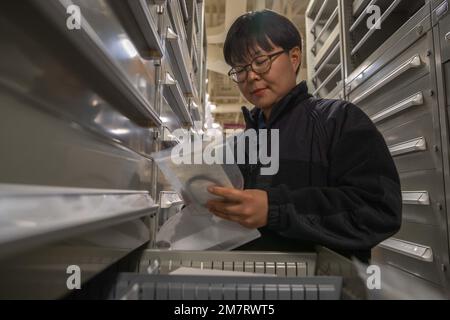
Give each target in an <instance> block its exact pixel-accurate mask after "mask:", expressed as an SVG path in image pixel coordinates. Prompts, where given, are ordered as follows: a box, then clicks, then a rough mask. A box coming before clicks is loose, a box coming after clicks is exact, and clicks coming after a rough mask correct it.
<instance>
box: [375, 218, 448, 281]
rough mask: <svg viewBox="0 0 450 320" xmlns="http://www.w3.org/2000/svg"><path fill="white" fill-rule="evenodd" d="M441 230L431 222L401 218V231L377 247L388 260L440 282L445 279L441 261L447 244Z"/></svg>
mask: <svg viewBox="0 0 450 320" xmlns="http://www.w3.org/2000/svg"><path fill="white" fill-rule="evenodd" d="M441 234H442V233H441V230H440V229H439V228H437V227H434V226H428V225H422V224H417V223H411V222H404V223H403V225H402V228H401V230H400V232H398V233H397V234H396V235H395V236H394V237H393V238H391V239H388V240H386V241H384V242H382V243H381V244H380V245H379V248H381V249H382V250H383V252H384V257H385V259H386V260H387V262H388V263H389V264H391V265H394V266H396V267H398V268H400V269H403V270H405V271H408V272H410V273H412V274H415V275H417V276H419V277H421V278H423V279H426V280H429V281H432V282H434V283H436V284H440V283H442V280H443V279H444V275H443V274H442V271H441V264H442V262H443V254H445V252H444V251H445V250H446V248H447V246H446V243H447V241H446V240H444V239H443V238H442V237H441ZM443 244H444V246H443Z"/></svg>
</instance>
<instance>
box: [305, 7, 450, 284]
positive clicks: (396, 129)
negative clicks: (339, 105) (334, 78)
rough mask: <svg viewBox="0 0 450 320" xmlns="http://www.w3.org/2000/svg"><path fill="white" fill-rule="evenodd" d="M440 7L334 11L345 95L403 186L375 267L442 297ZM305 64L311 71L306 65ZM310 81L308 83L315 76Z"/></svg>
mask: <svg viewBox="0 0 450 320" xmlns="http://www.w3.org/2000/svg"><path fill="white" fill-rule="evenodd" d="M446 2H447V1H425V0H418V1H402V0H394V1H392V0H389V1H383V0H354V1H351V0H349V1H347V0H341V1H338V3H337V4H335V8H338V9H337V10H338V17H339V19H338V21H339V25H338V26H337V28H339V30H340V32H341V36H340V41H339V42H338V44H339V46H338V47H337V48H336V51H338V52H339V53H340V55H341V63H342V69H343V70H344V72H343V83H344V84H343V94H344V96H345V98H346V99H347V100H348V101H350V102H352V103H354V104H356V105H357V106H358V107H360V108H361V109H362V110H363V111H364V112H365V113H366V114H367V115H368V116H369V117H370V118H371V119H372V121H373V122H374V124H375V125H376V126H377V128H378V130H379V131H380V132H381V134H382V135H383V137H384V138H385V140H386V143H387V145H388V147H389V150H390V152H391V154H392V156H393V159H394V161H395V164H396V166H397V169H398V172H399V175H400V179H401V186H402V196H403V223H402V228H401V230H400V232H399V233H398V234H396V235H395V236H394V237H393V238H392V239H388V240H386V241H384V242H383V243H381V244H380V245H379V246H378V247H377V248H376V249H375V250H374V256H375V257H376V259H375V260H374V262H375V263H376V262H377V261H379V262H380V263H381V262H383V263H387V264H389V265H391V266H394V267H395V268H397V269H399V270H402V271H404V272H407V273H410V274H413V275H414V276H415V277H416V278H417V281H419V279H420V281H424V282H428V283H430V284H432V285H431V286H437V287H439V288H441V289H442V290H446V288H448V285H449V283H450V282H449V281H448V280H449V278H448V275H447V271H446V270H447V266H448V263H449V246H448V219H447V213H446V210H447V203H448V200H449V195H448V192H446V191H445V190H447V188H448V187H447V185H448V183H449V182H450V179H449V178H448V175H449V174H450V171H449V164H448V160H447V159H448V134H447V132H448V130H447V128H448V111H447V105H448V102H447V98H446V97H447V96H448V94H446V92H449V91H448V90H447V88H448V87H449V86H448V82H447V79H448V75H447V73H448V72H449V71H450V68H449V67H448V66H447V65H446V62H447V61H448V60H449V59H450V47H449V46H450V36H447V34H448V32H449V31H450V30H447V29H448V25H449V23H450V19H449V16H448V15H447V11H448V4H447V3H446ZM309 8H310V10H311V12H313V13H314V12H318V11H317V10H318V9H317V8H319V7H318V4H317V3H316V1H311V2H310V7H309ZM314 8H316V9H314ZM314 10H316V11H314ZM378 10H379V11H378ZM324 12H325V11H324ZM377 14H379V16H378V17H379V20H378V21H379V22H380V27H381V29H380V28H378V27H377V24H376V21H377V20H376V18H377ZM310 15H313V14H311V13H310ZM307 21H308V18H307ZM447 38H448V39H447ZM314 50H315V47H314V43H312V42H309V41H308V42H307V51H308V52H309V51H314ZM309 54H311V53H309ZM309 64H310V66H311V67H310V69H311V70H314V69H315V67H314V63H313V61H312V60H311V61H309ZM436 79H437V81H436ZM310 80H311V81H313V82H314V74H312V75H310ZM320 96H321V97H329V98H332V97H333V96H327V95H326V94H325V95H320Z"/></svg>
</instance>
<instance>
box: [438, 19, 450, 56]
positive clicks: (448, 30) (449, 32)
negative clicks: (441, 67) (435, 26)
mask: <svg viewBox="0 0 450 320" xmlns="http://www.w3.org/2000/svg"><path fill="white" fill-rule="evenodd" d="M439 37H440V42H441V57H442V62H447V61H448V60H450V14H447V16H445V17H444V18H443V19H442V20H441V21H440V22H439Z"/></svg>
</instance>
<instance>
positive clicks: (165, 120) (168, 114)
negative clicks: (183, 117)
mask: <svg viewBox="0 0 450 320" xmlns="http://www.w3.org/2000/svg"><path fill="white" fill-rule="evenodd" d="M160 118H161V122H162V125H163V126H164V127H166V128H167V129H169V130H170V131H171V132H172V131H174V130H176V129H179V128H180V127H181V121H180V119H179V118H178V116H177V115H176V114H175V112H174V111H173V110H172V108H171V107H170V105H169V103H168V102H167V100H166V98H164V96H162V97H161V116H160Z"/></svg>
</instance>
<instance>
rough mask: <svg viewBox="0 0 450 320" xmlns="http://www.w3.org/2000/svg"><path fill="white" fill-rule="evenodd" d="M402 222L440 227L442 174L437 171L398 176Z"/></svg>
mask: <svg viewBox="0 0 450 320" xmlns="http://www.w3.org/2000/svg"><path fill="white" fill-rule="evenodd" d="M400 181H401V188H402V198H403V221H409V222H415V223H422V224H428V225H434V226H441V225H443V224H444V223H445V217H443V216H442V214H443V208H442V205H443V204H444V200H445V199H444V184H443V176H442V172H440V171H437V170H424V171H412V172H406V173H401V174H400Z"/></svg>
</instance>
